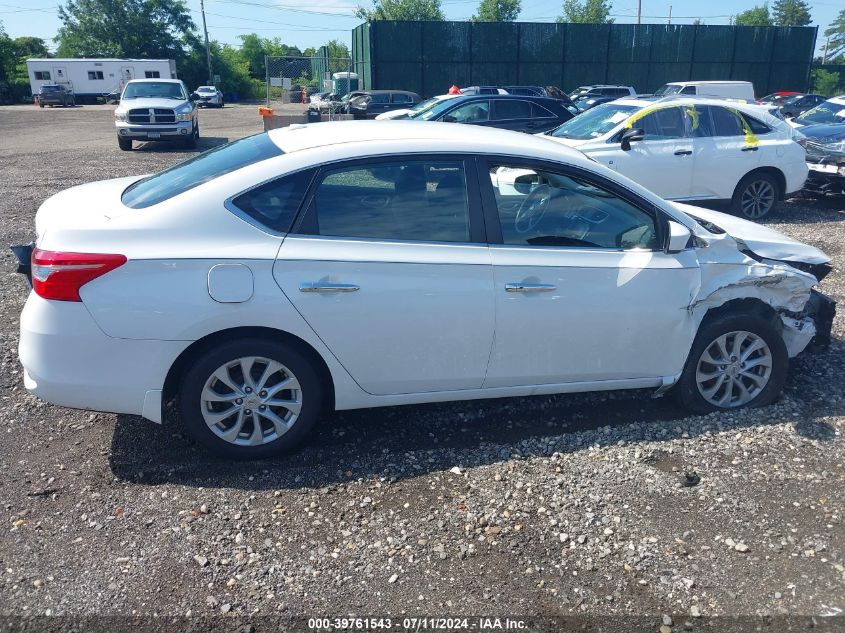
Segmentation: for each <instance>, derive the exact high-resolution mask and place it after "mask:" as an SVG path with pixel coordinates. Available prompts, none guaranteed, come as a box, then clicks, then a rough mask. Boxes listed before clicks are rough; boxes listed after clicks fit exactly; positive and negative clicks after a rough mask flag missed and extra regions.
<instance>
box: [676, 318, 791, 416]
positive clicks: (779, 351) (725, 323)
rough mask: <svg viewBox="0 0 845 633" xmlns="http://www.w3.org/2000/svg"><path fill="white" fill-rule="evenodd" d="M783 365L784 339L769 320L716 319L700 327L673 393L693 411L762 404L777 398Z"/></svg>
mask: <svg viewBox="0 0 845 633" xmlns="http://www.w3.org/2000/svg"><path fill="white" fill-rule="evenodd" d="M788 364H789V356H788V354H787V352H786V345H785V344H784V342H783V337H782V336H781V334H780V332H779V331H778V330H777V329H776V328H775V326H774V325H772V324H771V323H770V322H768V321H766V320H764V319H762V318H759V317H755V316H748V315H745V314H739V313H734V314H725V315H721V316H717V317H715V318H713V319H711V320H709V321H705V322H704V323H703V324H702V326H701V328H700V329H699V332H698V335H697V336H696V338H695V342H694V343H693V346H692V350H691V351H690V355H689V358H688V359H687V363H686V366H685V367H684V372H683V374H681V378H680V380H679V381H678V384H677V385H676V386H675V388H674V394H675V397H676V399H677V400H678V401H679V402H680V404H681V405H682V406H684V407H685V408H687V409H689V410H690V411H693V412H695V413H709V412H711V411H718V410H722V409H738V408H741V407H758V406H763V405H767V404H770V403H772V402H773V401H774V400H775V399H777V397H778V396H779V395H780V392H781V390H782V389H783V385H784V382H785V381H786V374H787V367H788Z"/></svg>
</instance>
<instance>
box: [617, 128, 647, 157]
mask: <svg viewBox="0 0 845 633" xmlns="http://www.w3.org/2000/svg"><path fill="white" fill-rule="evenodd" d="M644 137H645V132H643V130H642V129H640V128H635V129H633V130H626V131H625V133H624V134H623V135H622V150H623V151H626V152H627V151H630V149H631V143H632V142H633V141H641V140H643V138H644Z"/></svg>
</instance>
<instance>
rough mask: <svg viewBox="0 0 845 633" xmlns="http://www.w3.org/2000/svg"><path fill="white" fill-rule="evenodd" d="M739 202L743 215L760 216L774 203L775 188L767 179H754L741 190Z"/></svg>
mask: <svg viewBox="0 0 845 633" xmlns="http://www.w3.org/2000/svg"><path fill="white" fill-rule="evenodd" d="M739 204H740V209H742V214H743V215H744V216H745V217H747V218H751V219H756V218H762V217H763V216H764V215H766V214H767V213H768V212H769V211H771V209H772V207H773V206H774V204H775V188H774V187H773V186H772V183H770V182H769V181H768V180H754V181H752V182H750V183H748V186H747V187H746V188H745V190H744V191H743V192H742V196H741V198H740V203H739Z"/></svg>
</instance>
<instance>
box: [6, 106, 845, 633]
mask: <svg viewBox="0 0 845 633" xmlns="http://www.w3.org/2000/svg"><path fill="white" fill-rule="evenodd" d="M112 109H113V108H110V107H107V106H87V107H77V108H71V109H49V108H48V109H44V110H40V109H38V108H33V107H12V108H0V223H1V224H0V233H2V240H0V241H1V242H2V243H3V245H4V248H5V245H8V244H15V243H22V242H24V241H29V240H30V239H31V237H32V231H33V228H32V227H33V218H34V215H35V211H36V209H37V208H38V205H39V204H40V203H41V202H42V201H43V200H45V199H46V198H47V197H48V196H50V195H52V194H54V193H57V192H59V191H61V190H62V189H65V188H67V187H70V186H72V185H77V184H80V183H84V182H88V181H92V180H98V179H103V178H111V177H117V176H124V175H130V174H137V173H143V172H149V171H153V170H157V169H160V168H162V167H165V166H168V165H171V164H173V163H175V162H177V161H180V160H183V159H184V158H186V157H187V156H189V155H191V153H190V152H186V151H184V150H181V149H175V148H171V147H169V146H167V145H160V144H147V145H146V146H144V147H143V148H142V149H141V150H136V151H134V152H132V153H131V154H129V153H124V152H120V151H119V150H118V148H117V143H116V141H115V135H114V132H113V128H112V115H111V111H112ZM259 130H260V119H259V117H258V116H257V113H256V108H255V107H254V106H235V107H229V106H227V107H226V108H225V109H223V110H209V111H203V112H202V113H201V132H202V135H203V139H202V141H201V148H202V149H207V148H208V147H211V146H212V145H214V144H217V143H220V142H223V141H225V140H229V139H234V138H238V137H241V136H243V135H245V134H248V133H252V132H256V131H259ZM768 223H769V224H770V225H772V226H774V227H775V228H777V229H779V230H781V231H783V232H785V233H787V234H789V235H791V236H794V237H796V238H798V239H800V240H803V241H806V242H808V243H811V244H814V245H816V246H819V247H820V248H822V249H823V250H825V251H826V252H827V253H829V254H830V255H831V256H832V257H833V259H834V265H835V266H836V268H837V269H836V270H835V271H834V272H833V273H832V274H831V275H830V277H829V278H828V279H826V280H825V281H824V283H823V284H822V288H823V290H825V291H826V292H827V293H829V294H831V295H833V297H834V298H835V299H837V301H839V302H840V306H845V284H844V283H843V280H845V277H843V273H842V270H843V269H844V268H845V200H826V201H813V200H804V199H794V200H790V201H788V202H787V203H786V204H784V205H783V207H782V209H781V210H780V212H779V213H778V214H777V215H775V216H774V217H773V218H772V219H771V220H770V221H769V222H768ZM13 270H14V263H13V258H12V256H11V253H9V252H8V251H7V250H4V251H2V263H0V316H1V317H2V318H0V332H2V346H0V362H2V367H0V389H2V392H0V393H2V405H0V406H2V416H0V424H2V429H3V431H4V433H3V435H4V437H5V440H3V442H2V444H0V463H2V465H3V477H2V478H0V502H2V504H3V505H2V513H3V521H4V525H3V526H2V532H0V614H3V615H7V616H9V615H15V616H20V615H27V614H68V615H95V614H109V615H120V614H130V613H131V614H133V615H136V616H144V615H153V614H158V615H168V616H181V615H185V614H191V615H194V616H208V615H212V614H227V615H226V616H225V617H226V618H230V619H232V622H235V621H238V622H240V621H243V620H237V618H244V617H246V616H251V617H254V616H270V615H284V616H290V615H309V616H315V615H316V616H327V617H330V616H340V615H345V614H352V613H354V614H358V615H387V614H391V615H393V616H394V617H395V616H399V615H401V614H414V615H423V614H425V615H434V616H447V615H458V614H464V615H467V614H479V615H489V614H494V615H531V614H541V615H546V616H554V615H563V616H571V615H582V614H583V615H614V614H634V615H643V616H648V617H647V618H646V619H645V620H644V621H646V622H647V623H648V626H647V627H646V630H651V631H657V630H658V628H659V627H660V625H661V622H662V620H661V614H672V617H673V618H674V620H673V624H672V625H668V624H665V623H664V625H666V626H670V628H671V626H674V629H675V630H682V629H683V625H684V623H686V622H689V623H691V624H692V625H695V626H698V624H697V623H701V622H704V621H706V620H707V618H708V617H709V616H713V615H757V616H759V615H766V614H771V615H782V614H791V615H801V616H809V615H815V616H822V615H834V614H836V613H838V612H839V610H843V612H845V566H843V565H845V529H844V528H843V513H845V444H843V431H845V417H843V416H845V399H844V398H845V393H843V391H845V380H843V374H844V373H845V344H843V338H845V319H843V317H842V316H839V317H837V319H836V322H835V323H834V338H835V340H834V343H833V345H832V346H831V348H830V349H829V350H827V351H824V352H820V353H815V354H811V355H804V356H803V357H801V358H799V359H797V360H796V361H794V363H793V367H792V371H791V375H790V379H789V382H788V386H787V389H786V395H785V397H784V398H783V399H782V400H781V401H780V402H779V403H778V404H776V405H774V406H770V407H766V408H761V409H756V410H751V411H740V412H736V413H731V414H718V415H715V414H714V415H709V416H704V417H687V416H685V415H684V414H683V412H681V411H680V410H678V409H677V408H676V407H675V406H674V405H673V404H672V403H671V402H670V401H669V400H668V399H658V400H653V399H651V398H650V395H649V394H648V393H642V392H624V393H610V394H598V395H583V396H559V397H543V398H525V399H507V400H489V401H481V402H469V403H454V404H453V403H447V404H438V405H427V406H415V407H397V408H391V409H379V410H369V411H354V412H346V413H342V414H336V415H333V416H331V417H330V418H329V419H326V420H325V421H324V423H323V424H322V425H321V427H320V430H319V432H318V433H317V434H316V437H314V439H313V441H312V442H311V443H310V445H309V446H308V447H306V448H305V449H304V450H302V451H301V452H300V453H298V454H296V455H293V456H291V457H288V458H286V459H280V460H272V461H266V462H253V463H236V464H232V463H225V462H221V461H218V460H216V459H214V458H212V457H209V456H208V455H206V454H205V453H202V452H201V451H199V450H198V449H196V448H195V447H194V446H193V445H191V443H190V442H189V441H188V440H187V439H186V437H185V435H184V434H183V433H182V431H181V429H180V428H179V427H178V425H175V424H173V423H171V424H169V425H164V426H162V427H159V426H156V425H154V424H151V423H149V422H146V421H144V420H141V419H140V418H135V417H131V416H115V415H109V414H94V413H90V412H84V411H71V410H67V409H61V408H58V407H54V406H50V405H47V404H44V403H41V402H38V401H37V400H35V399H34V398H33V397H31V396H29V395H28V394H27V393H26V391H25V389H24V388H23V384H22V377H21V370H20V366H19V364H18V360H17V340H18V331H17V329H18V316H19V314H20V310H21V308H22V307H23V303H24V301H25V299H26V295H27V288H26V286H25V282H24V280H23V278H22V277H20V276H19V275H16V274H14V273H13V272H12V271H13ZM841 311H842V308H840V312H841ZM80 362H86V359H80ZM686 471H695V472H696V473H697V474H698V475H699V476H700V478H701V480H700V483H699V484H698V485H696V486H693V487H683V486H682V485H681V479H682V476H683V473H685V472H686ZM698 616H703V617H702V619H699V618H698ZM776 619H777V618H776ZM825 622H826V623H827V624H832V623H834V622H837V623H838V626H842V625H843V624H845V623H843V622H842V620H841V619H839V618H837V619H835V620H833V619H828V620H825ZM632 628H633V627H632ZM113 630H116V629H113ZM232 630H234V629H232ZM238 630H240V629H238ZM723 630H724V627H723ZM830 630H832V629H830ZM663 633H666V631H664V632H663Z"/></svg>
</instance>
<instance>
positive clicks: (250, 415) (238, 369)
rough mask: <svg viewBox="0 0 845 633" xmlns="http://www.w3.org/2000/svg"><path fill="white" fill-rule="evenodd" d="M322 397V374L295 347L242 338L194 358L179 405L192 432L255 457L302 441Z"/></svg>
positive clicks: (226, 451) (236, 454)
mask: <svg viewBox="0 0 845 633" xmlns="http://www.w3.org/2000/svg"><path fill="white" fill-rule="evenodd" d="M322 399H323V389H322V384H321V381H320V378H319V375H318V373H317V371H316V370H315V368H314V367H313V365H312V363H311V361H310V360H309V359H308V358H306V357H305V356H304V355H303V354H301V353H300V352H299V351H298V350H296V349H294V348H292V347H289V346H286V345H283V344H282V343H280V342H277V341H269V340H262V339H242V340H237V341H232V342H229V343H224V344H222V345H220V346H218V347H216V348H214V349H212V350H210V351H208V352H206V353H205V354H203V355H202V356H201V357H199V358H198V359H196V361H194V362H192V363H191V366H190V368H189V369H188V371H187V372H186V373H185V375H184V378H183V380H182V386H181V389H180V393H179V409H180V412H181V415H182V420H183V421H184V423H185V426H186V428H187V430H188V431H189V432H190V434H191V435H192V436H193V437H194V439H195V440H196V441H197V442H198V443H200V444H202V445H203V446H204V447H205V448H207V449H209V450H210V451H212V452H214V453H216V454H218V455H222V456H224V457H230V458H235V459H256V458H263V457H269V456H272V455H277V454H280V453H283V452H286V451H289V450H291V449H293V448H295V447H297V446H298V445H299V444H300V443H301V442H302V440H303V439H304V438H305V437H306V435H307V434H308V432H309V431H310V430H311V429H312V428H313V427H314V425H315V423H316V422H317V419H318V417H319V414H320V409H321V406H322Z"/></svg>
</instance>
